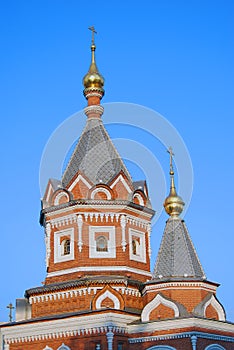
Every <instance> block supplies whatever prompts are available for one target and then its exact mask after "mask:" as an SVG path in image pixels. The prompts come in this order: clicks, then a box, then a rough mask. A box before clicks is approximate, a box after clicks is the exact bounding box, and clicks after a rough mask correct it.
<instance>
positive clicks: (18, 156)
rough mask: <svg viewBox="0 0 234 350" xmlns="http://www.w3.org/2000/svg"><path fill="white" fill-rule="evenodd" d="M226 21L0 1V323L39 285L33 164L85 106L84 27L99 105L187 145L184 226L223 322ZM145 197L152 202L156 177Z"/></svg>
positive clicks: (162, 6) (67, 3)
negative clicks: (165, 127) (149, 121)
mask: <svg viewBox="0 0 234 350" xmlns="http://www.w3.org/2000/svg"><path fill="white" fill-rule="evenodd" d="M114 4H116V5H114ZM233 18H234V3H233V1H227V0H226V1H225V0H222V1H217V0H214V1H209V0H207V1H199V0H196V1H185V0H184V1H176V0H175V1H174V0H161V1H159V0H156V1H153V0H152V1H145V2H137V1H121V0H120V1H118V2H111V1H103V2H98V1H92V0H91V1H88V2H83V1H76V0H63V1H61V0H47V1H45V0H40V1H39V0H35V1H29V0H22V1H12V0H9V1H2V2H1V4H0V37H1V55H0V69H1V73H0V75H1V82H0V96H1V97H0V99H1V104H0V108H1V139H0V142H1V147H0V150H1V198H2V200H1V240H2V241H1V247H2V249H1V254H0V259H1V292H0V321H6V320H7V314H8V311H7V309H6V305H7V304H8V303H9V302H12V303H14V301H15V299H16V298H18V297H23V294H24V291H25V290H26V289H28V288H30V287H34V286H38V285H40V284H41V281H43V280H44V278H45V265H44V255H45V254H44V250H45V249H44V232H43V229H42V228H41V227H40V226H39V224H38V218H39V211H40V197H41V195H40V189H39V180H38V177H39V166H40V159H41V155H42V151H43V148H44V146H45V144H46V142H47V140H48V138H49V137H50V135H51V133H52V132H53V131H54V130H55V129H56V127H57V126H58V125H59V124H60V123H62V122H63V121H64V120H65V119H66V118H68V117H69V116H70V115H72V114H73V113H75V112H77V111H80V110H81V109H82V108H83V107H84V106H85V104H86V101H85V99H84V97H83V95H82V90H83V87H82V83H81V81H82V77H83V76H84V74H85V73H86V72H87V69H88V66H89V63H90V49H89V46H90V32H89V31H88V30H87V28H88V27H89V26H90V25H95V27H96V29H97V31H98V36H97V39H96V44H97V61H98V67H99V69H100V71H101V73H102V74H103V75H104V77H105V79H106V83H105V90H106V95H105V97H104V99H103V102H117V101H118V102H131V103H137V104H140V105H144V106H146V107H149V108H152V109H154V110H156V111H158V112H159V113H161V114H162V115H163V116H164V117H165V118H167V119H168V120H169V121H170V122H171V123H172V124H173V125H174V126H175V127H176V129H177V130H178V132H179V133H180V134H181V136H182V137H183V139H184V141H185V143H186V145H187V148H188V150H189V153H190V156H191V159H192V164H193V169H194V190H193V197H192V201H191V204H190V207H189V210H188V211H187V214H186V217H185V220H186V223H187V225H188V228H189V232H190V235H191V237H192V240H193V242H194V244H195V247H196V249H197V252H198V255H199V258H200V260H201V262H202V265H203V267H204V270H205V272H206V275H207V278H208V279H209V280H211V281H215V282H218V283H220V284H221V286H220V287H219V289H218V294H217V295H218V298H219V300H220V301H221V303H222V304H223V305H224V307H225V309H226V312H227V318H228V320H231V321H234V298H233V287H234V276H233V260H234V259H233V246H234V238H233V237H234V232H233V231H234V230H233V222H232V215H233V198H234V191H233V170H234V169H233V127H234V122H233V112H234V103H233V93H234V88H233V87H234V86H233V81H234V72H233V68H234V64H233V62H234V61H233V59H234V49H233V40H234V28H233ZM111 132H112V131H111V130H110V133H111ZM113 132H114V133H115V136H118V131H117V132H116V130H115V131H113ZM121 132H122V130H121V128H119V133H120V137H121ZM77 136H79V135H77ZM147 142H149V141H147ZM147 147H148V146H147ZM149 147H150V146H149ZM160 152H161V150H160ZM164 157H165V162H164V161H162V167H163V169H164V171H165V172H167V171H168V168H167V166H168V165H167V158H166V157H167V156H166V155H165V156H164V155H162V154H159V155H158V158H159V159H164ZM132 175H133V177H134V174H132ZM150 190H151V191H154V190H155V191H157V178H155V188H154V187H153V186H152V185H151V188H150ZM165 220H166V214H164V213H163V214H162V215H161V217H160V219H159V221H158V223H157V224H156V225H155V227H154V230H153V234H152V241H153V255H152V259H153V262H154V260H155V257H156V254H157V250H158V246H159V243H160V240H161V236H162V232H163V228H164V225H165ZM152 266H153V263H152Z"/></svg>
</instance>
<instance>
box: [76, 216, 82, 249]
mask: <svg viewBox="0 0 234 350" xmlns="http://www.w3.org/2000/svg"><path fill="white" fill-rule="evenodd" d="M77 226H78V249H79V252H81V251H82V246H83V241H82V226H83V218H82V215H80V214H79V215H78V217H77Z"/></svg>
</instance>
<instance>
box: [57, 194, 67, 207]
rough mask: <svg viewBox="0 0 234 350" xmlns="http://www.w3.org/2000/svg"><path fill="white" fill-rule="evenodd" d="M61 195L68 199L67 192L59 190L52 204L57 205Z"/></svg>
mask: <svg viewBox="0 0 234 350" xmlns="http://www.w3.org/2000/svg"><path fill="white" fill-rule="evenodd" d="M62 197H66V199H67V200H68V201H69V196H68V194H67V192H59V193H58V194H57V196H56V197H55V199H54V205H58V204H59V201H60V199H61V198H62Z"/></svg>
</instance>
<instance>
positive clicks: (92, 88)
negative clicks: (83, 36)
mask: <svg viewBox="0 0 234 350" xmlns="http://www.w3.org/2000/svg"><path fill="white" fill-rule="evenodd" d="M89 30H91V31H92V41H91V64H90V67H89V71H88V73H87V74H86V75H85V76H84V78H83V85H84V96H85V98H86V99H87V101H88V107H86V108H85V114H86V115H87V116H88V117H92V118H100V117H101V115H102V114H103V107H101V106H100V101H101V99H102V97H103V96H104V92H105V91H104V89H103V86H104V78H103V77H102V75H101V74H100V73H99V70H98V68H97V65H96V60H95V50H96V45H95V41H94V34H97V32H96V30H95V28H94V27H93V26H92V27H89Z"/></svg>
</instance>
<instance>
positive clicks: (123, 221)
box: [120, 215, 127, 252]
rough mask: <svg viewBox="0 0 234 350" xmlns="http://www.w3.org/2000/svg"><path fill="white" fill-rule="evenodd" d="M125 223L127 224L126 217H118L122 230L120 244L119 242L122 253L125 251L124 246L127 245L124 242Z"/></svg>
mask: <svg viewBox="0 0 234 350" xmlns="http://www.w3.org/2000/svg"><path fill="white" fill-rule="evenodd" d="M126 223H127V220H126V216H125V215H121V217H120V224H121V229H122V242H121V245H122V250H123V252H125V251H126V245H127V242H126Z"/></svg>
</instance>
